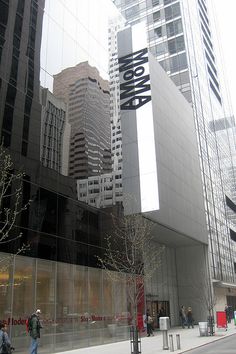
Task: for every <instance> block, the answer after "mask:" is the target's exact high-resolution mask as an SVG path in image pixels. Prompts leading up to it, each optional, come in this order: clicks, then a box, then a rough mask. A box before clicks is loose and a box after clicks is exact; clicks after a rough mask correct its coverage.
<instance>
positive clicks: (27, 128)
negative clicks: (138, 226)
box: [0, 0, 128, 353]
mask: <svg viewBox="0 0 236 354" xmlns="http://www.w3.org/2000/svg"><path fill="white" fill-rule="evenodd" d="M44 5H45V4H44V0H1V1H0V30H1V32H0V129H1V139H2V140H3V143H4V146H5V147H6V148H7V149H8V151H9V152H10V155H11V158H12V160H13V163H14V171H18V169H21V170H23V171H24V172H25V176H24V177H23V194H22V205H24V204H25V203H27V202H28V201H29V200H31V202H30V206H29V207H28V208H27V210H24V211H23V212H22V213H21V214H20V215H19V217H18V219H17V222H16V224H15V226H14V228H13V229H12V231H11V233H10V235H9V237H8V238H7V242H4V243H3V242H1V241H0V260H1V262H0V320H2V321H5V322H6V323H7V324H8V325H9V335H10V338H11V340H12V343H13V344H14V346H15V347H16V348H17V350H18V351H19V352H21V353H23V352H24V353H25V352H26V350H27V348H28V346H29V336H28V335H27V333H26V326H25V321H26V318H27V317H28V316H29V314H31V313H32V312H33V311H34V310H35V308H41V310H42V313H43V322H44V329H43V331H42V338H41V346H42V348H43V350H44V351H45V352H47V353H52V352H57V351H59V350H60V351H61V350H63V349H65V350H66V349H68V347H70V348H78V347H86V346H89V345H95V344H102V343H108V342H110V341H112V340H114V338H113V337H112V335H111V328H112V327H110V325H112V324H113V322H114V321H115V318H117V319H119V323H120V328H119V331H118V332H119V333H118V332H117V335H118V336H117V337H115V338H119V339H125V338H127V335H128V325H127V324H128V319H127V318H128V317H127V308H128V305H127V299H126V292H125V288H124V286H123V285H122V284H121V285H120V284H112V283H111V280H109V279H107V278H106V276H105V275H104V274H103V272H102V270H101V269H99V265H98V261H97V256H99V255H100V254H101V250H102V241H101V236H102V235H104V234H105V229H106V228H107V226H105V225H107V223H108V224H109V216H108V214H105V213H103V214H102V213H101V212H100V211H98V210H96V209H94V208H91V207H87V206H86V205H85V204H83V203H80V202H78V200H77V191H76V181H75V180H74V179H73V178H72V177H67V176H63V175H61V174H60V173H58V172H57V171H55V170H54V169H52V168H49V167H47V166H43V164H42V163H41V162H40V133H41V110H42V109H41V105H40V98H39V89H40V84H39V75H40V46H41V33H42V23H43V14H44ZM93 80H94V78H93ZM89 82H90V81H89ZM95 84H96V85H97V86H99V83H97V82H96V83H94V82H92V81H91V85H93V86H94V85H95ZM97 89H98V91H100V90H101V88H99V87H97ZM104 96H105V97H107V99H105V98H104V101H103V103H104V104H106V102H107V104H109V92H106V93H104ZM91 99H92V98H91ZM88 103H89V102H88ZM97 106H98V103H97ZM98 110H99V107H98ZM108 122H109V107H108ZM107 131H108V134H109V126H108V127H107ZM102 134H104V136H106V132H105V131H103V132H102V133H101V139H103V138H102V136H103V135H102ZM104 140H105V138H104ZM108 140H109V139H108ZM98 154H99V153H98ZM102 158H103V159H104V161H108V160H109V161H110V151H109V150H107V151H106V150H104V156H102V157H101V159H102ZM109 166H110V162H109ZM12 190H13V189H12ZM10 203H13V201H12V200H9V205H11V204H10ZM102 230H103V231H102ZM20 233H21V234H22V236H21V237H18V236H19V234H20ZM23 244H25V245H27V248H26V249H24V250H22V246H23ZM19 250H22V251H19ZM115 299H116V300H115ZM117 299H119V301H117ZM82 338H83V339H82Z"/></svg>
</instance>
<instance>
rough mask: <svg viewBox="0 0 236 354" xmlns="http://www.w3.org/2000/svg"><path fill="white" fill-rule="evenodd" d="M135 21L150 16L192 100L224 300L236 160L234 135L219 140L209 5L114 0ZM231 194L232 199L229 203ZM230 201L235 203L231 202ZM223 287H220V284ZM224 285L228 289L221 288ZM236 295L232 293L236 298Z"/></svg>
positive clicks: (230, 267) (215, 273) (155, 47)
mask: <svg viewBox="0 0 236 354" xmlns="http://www.w3.org/2000/svg"><path fill="white" fill-rule="evenodd" d="M113 2H114V3H115V4H116V5H117V7H118V8H119V9H120V10H121V13H122V14H123V15H124V17H125V18H126V20H127V23H128V24H130V25H133V24H136V23H138V22H141V21H146V34H147V39H148V46H149V49H150V51H151V52H152V53H153V54H154V56H155V58H156V59H157V60H158V61H159V62H160V64H161V65H162V67H163V68H164V70H165V71H166V72H167V74H168V75H169V76H170V78H171V79H172V80H173V82H174V83H175V84H176V85H177V87H178V88H179V89H180V91H181V92H182V93H183V95H184V96H185V98H186V99H187V100H188V102H189V103H190V104H191V105H192V108H193V111H194V116H195V126H196V134H197V139H198V146H199V158H200V165H201V176H202V186H203V191H204V197H205V211H206V220H207V226H208V236H209V251H210V252H209V255H210V257H209V259H210V269H211V277H212V284H213V286H214V291H215V294H216V295H217V298H218V300H219V301H222V302H223V301H226V300H227V301H228V302H230V301H235V300H236V297H234V300H233V299H230V300H229V299H228V298H227V299H226V297H227V296H228V289H230V287H231V284H232V289H233V286H234V284H235V282H236V277H235V269H236V267H235V261H234V260H235V257H236V253H235V245H234V243H235V241H234V239H236V238H234V237H233V236H232V235H234V234H235V231H234V229H235V225H232V223H231V220H230V219H229V217H228V215H229V213H228V212H227V209H228V208H230V209H231V211H233V213H235V211H234V210H233V209H235V203H234V201H233V196H232V183H233V184H234V185H235V176H233V175H232V171H233V170H234V169H233V161H232V156H231V150H230V141H229V135H225V139H224V143H222V140H220V139H217V134H216V131H215V129H212V127H214V126H215V125H216V124H217V122H220V120H222V119H224V117H225V115H226V110H225V105H224V97H222V93H221V89H220V82H219V78H218V69H217V65H216V56H215V53H214V44H213V38H212V37H213V36H212V31H211V26H210V19H209V12H208V11H209V10H208V7H207V1H206V0H192V1H191V2H190V1H187V0H183V1H175V0H147V1H141V0H113ZM227 198H228V199H230V200H231V201H232V203H226V200H228V199H227ZM229 204H230V205H229ZM219 287H221V289H219ZM222 287H223V289H224V290H222ZM232 298H233V297H232Z"/></svg>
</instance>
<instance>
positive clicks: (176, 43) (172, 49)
mask: <svg viewBox="0 0 236 354" xmlns="http://www.w3.org/2000/svg"><path fill="white" fill-rule="evenodd" d="M184 49H185V44H184V36H180V37H177V38H174V39H171V40H169V41H168V50H169V53H170V54H175V53H178V52H181V51H182V50H184Z"/></svg>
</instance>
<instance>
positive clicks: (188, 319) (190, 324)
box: [186, 306, 194, 328]
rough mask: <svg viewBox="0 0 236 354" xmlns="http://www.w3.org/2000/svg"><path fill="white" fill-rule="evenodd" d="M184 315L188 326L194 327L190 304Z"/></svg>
mask: <svg viewBox="0 0 236 354" xmlns="http://www.w3.org/2000/svg"><path fill="white" fill-rule="evenodd" d="M186 317H187V325H188V328H190V326H191V327H192V328H194V325H193V313H192V308H191V307H190V306H189V307H188V310H187V314H186Z"/></svg>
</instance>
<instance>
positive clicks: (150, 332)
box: [145, 310, 154, 337]
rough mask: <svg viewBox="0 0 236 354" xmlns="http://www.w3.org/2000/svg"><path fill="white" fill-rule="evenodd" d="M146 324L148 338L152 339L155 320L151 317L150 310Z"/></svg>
mask: <svg viewBox="0 0 236 354" xmlns="http://www.w3.org/2000/svg"><path fill="white" fill-rule="evenodd" d="M145 323H146V325H147V336H148V337H150V335H152V336H154V334H153V328H152V326H153V318H152V317H151V315H150V312H149V310H147V313H146V319H145Z"/></svg>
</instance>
